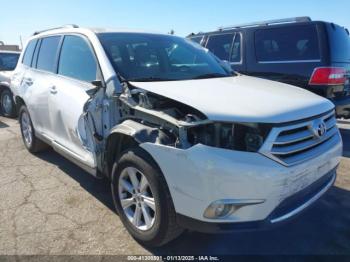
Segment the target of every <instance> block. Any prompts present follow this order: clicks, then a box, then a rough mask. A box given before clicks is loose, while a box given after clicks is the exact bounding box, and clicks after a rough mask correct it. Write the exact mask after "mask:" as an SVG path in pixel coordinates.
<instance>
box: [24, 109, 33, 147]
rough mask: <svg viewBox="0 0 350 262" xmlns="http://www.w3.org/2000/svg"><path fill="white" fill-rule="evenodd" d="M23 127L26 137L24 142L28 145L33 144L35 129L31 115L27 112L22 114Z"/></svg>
mask: <svg viewBox="0 0 350 262" xmlns="http://www.w3.org/2000/svg"><path fill="white" fill-rule="evenodd" d="M21 129H22V134H23V138H24V142H25V143H26V144H27V146H28V147H30V146H31V144H32V142H33V130H32V125H31V123H30V117H29V115H28V113H27V112H23V113H22V116H21Z"/></svg>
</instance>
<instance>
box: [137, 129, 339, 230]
mask: <svg viewBox="0 0 350 262" xmlns="http://www.w3.org/2000/svg"><path fill="white" fill-rule="evenodd" d="M336 139H338V143H336V145H335V146H333V147H332V148H330V149H329V150H327V151H325V152H320V154H319V156H317V157H315V158H313V159H311V160H308V161H306V162H304V163H301V164H298V165H294V166H290V167H286V166H283V165H281V164H279V163H277V162H275V161H274V160H272V159H270V158H268V157H266V156H263V155H261V154H259V153H249V152H237V151H232V150H225V149H220V148H213V147H208V146H204V145H200V144H199V145H196V146H193V147H191V148H189V149H187V150H182V149H177V148H173V147H168V146H164V145H159V144H152V143H144V144H141V147H143V148H144V149H145V150H146V151H147V152H149V153H150V155H151V156H152V157H153V158H154V160H155V161H156V162H157V163H158V165H159V167H160V169H161V170H162V172H163V174H164V177H165V179H166V181H167V184H168V187H169V190H170V193H171V196H172V199H173V202H174V206H175V211H176V213H177V214H178V221H179V223H180V224H181V225H183V226H185V227H190V228H192V229H194V230H195V229H196V230H198V231H203V232H208V231H213V232H218V231H222V230H223V231H229V230H230V229H231V228H232V229H236V228H243V229H244V228H247V229H249V228H252V229H254V228H260V227H265V226H266V225H270V224H277V222H281V221H283V220H286V219H288V218H289V217H292V216H294V215H296V214H297V213H300V212H301V211H302V210H304V209H305V208H306V207H308V206H309V205H311V204H312V203H313V202H315V201H316V200H317V199H318V198H319V197H321V196H322V195H323V194H324V193H325V191H327V190H328V189H329V187H330V186H331V185H332V184H333V183H334V180H335V169H336V167H337V165H338V164H339V162H340V158H341V155H342V143H341V138H340V135H339V134H337V137H336ZM218 200H231V201H232V200H233V201H238V202H243V203H244V202H247V203H248V202H250V201H251V200H263V201H262V202H260V203H259V204H250V205H242V207H240V208H238V209H237V210H236V211H235V212H233V213H232V214H231V215H229V216H227V217H224V218H221V219H208V218H206V217H204V215H203V214H204V212H205V210H206V209H207V208H208V206H209V205H210V204H211V203H213V202H215V201H218ZM194 224H196V225H197V226H195V225H194ZM210 228H212V229H210Z"/></svg>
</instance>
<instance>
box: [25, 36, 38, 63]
mask: <svg viewBox="0 0 350 262" xmlns="http://www.w3.org/2000/svg"><path fill="white" fill-rule="evenodd" d="M36 42H37V40H31V41H30V42H29V43H28V45H27V48H26V50H25V51H24V56H23V60H22V63H23V64H25V65H27V66H30V65H31V63H32V58H33V53H34V49H35V46H36Z"/></svg>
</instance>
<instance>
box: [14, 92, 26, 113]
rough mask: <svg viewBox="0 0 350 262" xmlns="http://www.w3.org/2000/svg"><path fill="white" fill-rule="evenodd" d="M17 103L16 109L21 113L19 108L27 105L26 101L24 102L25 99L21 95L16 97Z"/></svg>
mask: <svg viewBox="0 0 350 262" xmlns="http://www.w3.org/2000/svg"><path fill="white" fill-rule="evenodd" d="M15 104H16V110H17V112H18V113H19V109H20V108H21V106H26V103H25V102H24V100H23V99H22V98H21V97H20V96H16V97H15Z"/></svg>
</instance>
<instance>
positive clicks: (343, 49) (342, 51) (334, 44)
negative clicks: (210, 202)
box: [328, 24, 350, 62]
mask: <svg viewBox="0 0 350 262" xmlns="http://www.w3.org/2000/svg"><path fill="white" fill-rule="evenodd" d="M328 36H329V45H330V51H331V58H332V62H350V37H349V35H348V33H347V32H346V30H345V28H343V27H340V26H337V25H334V24H333V25H332V24H330V25H329V26H328Z"/></svg>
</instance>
